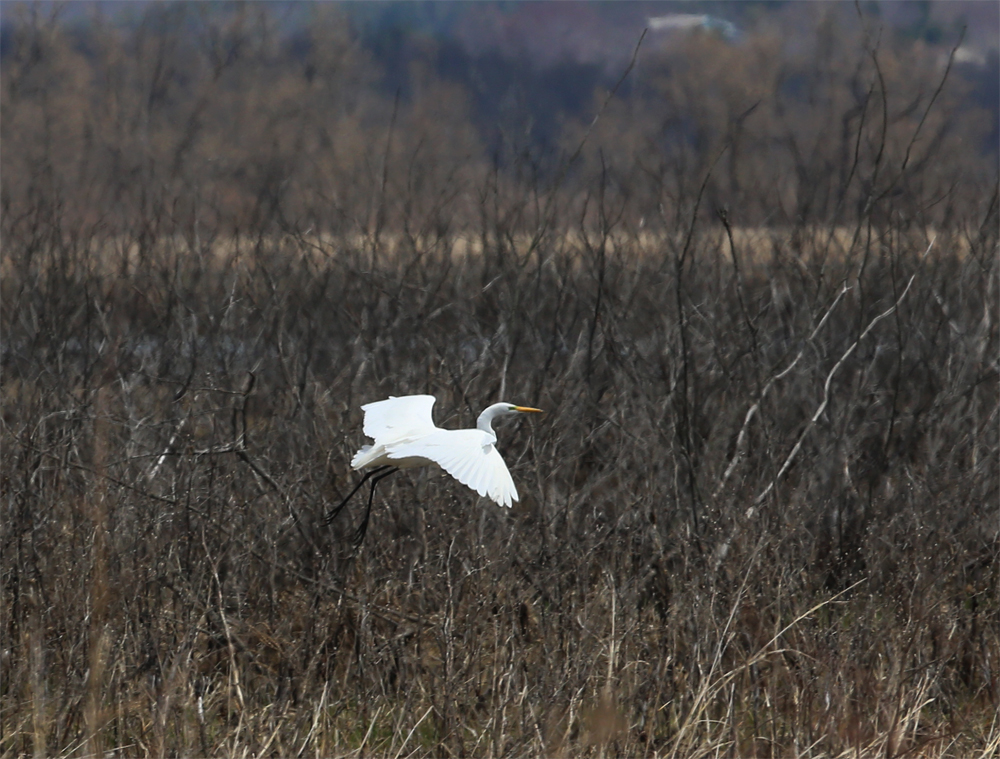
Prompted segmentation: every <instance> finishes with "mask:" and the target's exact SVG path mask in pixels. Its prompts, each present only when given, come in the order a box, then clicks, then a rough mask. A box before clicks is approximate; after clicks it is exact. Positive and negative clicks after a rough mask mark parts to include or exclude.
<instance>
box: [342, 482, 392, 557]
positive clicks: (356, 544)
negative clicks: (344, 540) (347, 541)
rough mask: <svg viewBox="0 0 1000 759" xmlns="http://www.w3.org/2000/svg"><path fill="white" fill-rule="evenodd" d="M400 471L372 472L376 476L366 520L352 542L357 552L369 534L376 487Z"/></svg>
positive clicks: (369, 495) (363, 520) (369, 497)
mask: <svg viewBox="0 0 1000 759" xmlns="http://www.w3.org/2000/svg"><path fill="white" fill-rule="evenodd" d="M398 471H399V469H397V468H396V467H394V466H386V467H379V468H378V469H373V470H372V471H371V473H372V474H374V475H375V476H374V477H372V489H371V492H369V493H368V508H367V509H365V518H364V519H362V520H361V524H360V526H359V527H358V529H357V530H356V531H355V532H354V538H353V539H352V541H351V542H352V544H353V545H354V550H357V549H358V548H359V547H360V546H361V542H362V541H363V540H364V539H365V533H367V532H368V518H369V517H371V515H372V500H373V499H374V498H375V486H376V485H378V484H379V482H381V481H382V480H384V479H385V478H386V477H388V476H389V475H390V474H395V473H396V472H398ZM359 487H360V486H359Z"/></svg>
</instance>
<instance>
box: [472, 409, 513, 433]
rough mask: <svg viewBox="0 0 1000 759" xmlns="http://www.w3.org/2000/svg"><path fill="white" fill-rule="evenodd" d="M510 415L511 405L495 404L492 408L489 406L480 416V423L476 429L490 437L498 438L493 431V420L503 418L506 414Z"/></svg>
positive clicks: (478, 422)
mask: <svg viewBox="0 0 1000 759" xmlns="http://www.w3.org/2000/svg"><path fill="white" fill-rule="evenodd" d="M509 413H510V404H509V403H494V404H493V405H492V406H488V407H487V408H486V410H485V411H483V413H481V414H480V415H479V421H477V422H476V427H478V428H479V429H481V430H482V431H483V432H485V433H487V434H488V435H492V436H493V437H494V438H496V436H497V434H496V433H495V432H494V431H493V420H494V419H496V418H497V417H498V416H503V415H504V414H509Z"/></svg>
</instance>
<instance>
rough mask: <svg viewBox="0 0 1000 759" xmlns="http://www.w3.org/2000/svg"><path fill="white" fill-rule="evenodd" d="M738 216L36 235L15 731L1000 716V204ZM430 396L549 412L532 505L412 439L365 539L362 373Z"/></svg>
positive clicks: (17, 741)
mask: <svg viewBox="0 0 1000 759" xmlns="http://www.w3.org/2000/svg"><path fill="white" fill-rule="evenodd" d="M718 231H719V230H716V231H713V232H711V233H706V234H705V235H704V236H703V237H702V236H698V235H696V239H695V240H694V242H693V245H692V250H693V252H692V254H691V255H690V257H689V259H688V261H687V262H686V263H685V264H684V266H683V268H682V269H680V270H678V267H677V266H676V262H677V255H678V251H677V250H676V248H673V249H671V246H672V245H673V243H671V242H670V241H669V240H667V241H665V242H664V243H663V246H662V249H661V251H660V253H659V255H651V254H650V253H649V251H648V250H647V249H646V248H647V246H645V245H640V244H639V243H638V241H637V242H636V244H635V245H634V246H631V247H630V246H629V245H628V244H622V243H619V244H618V245H616V246H615V247H613V248H607V249H605V250H604V251H602V249H601V246H600V245H599V244H598V245H593V244H591V245H586V244H582V243H579V241H581V240H583V238H581V237H579V236H577V237H575V238H562V239H560V238H558V237H555V236H547V237H545V238H543V239H542V240H541V242H540V243H539V244H537V245H536V246H535V248H534V250H533V251H532V252H529V253H527V254H524V253H519V252H518V251H515V250H509V249H505V248H504V247H503V246H502V245H501V244H497V245H495V246H494V247H492V248H490V249H488V250H486V251H484V252H483V253H482V254H480V255H477V256H459V257H454V256H452V255H450V254H449V252H448V251H447V249H446V247H442V248H441V249H440V250H417V249H412V250H409V251H406V250H403V249H400V250H397V251H396V252H395V253H394V254H393V255H383V256H379V255H378V251H375V252H374V253H375V255H373V251H372V250H371V249H365V248H363V247H360V246H358V247H355V248H353V249H351V248H338V247H336V245H335V244H334V243H332V242H329V243H325V244H326V245H327V246H328V247H327V248H326V250H325V254H326V255H324V256H321V257H318V256H317V255H316V250H315V248H316V246H317V243H316V242H315V241H310V242H308V243H303V242H302V241H300V240H297V239H296V238H295V237H294V236H287V237H284V238H280V239H278V238H276V239H275V240H266V241H262V242H260V244H258V245H256V246H249V247H247V248H246V249H245V251H244V259H245V260H237V259H236V258H235V254H234V255H233V256H232V257H231V260H226V257H225V256H222V261H221V262H220V265H217V266H211V267H205V266H204V265H203V263H202V261H201V260H200V259H199V258H198V257H197V256H192V255H190V252H189V251H188V250H187V249H186V248H185V247H184V246H183V245H177V246H176V247H175V248H173V249H171V244H170V242H169V241H167V242H165V243H164V244H163V245H162V246H161V249H160V250H159V251H158V253H157V255H156V256H155V257H153V256H151V257H150V258H149V260H147V261H139V262H138V263H137V264H136V265H130V266H129V267H128V269H127V273H125V274H124V275H114V274H111V273H108V272H106V271H102V270H100V268H99V267H96V266H93V265H89V264H87V262H86V260H85V256H86V255H88V253H87V251H90V250H92V246H90V245H87V246H85V247H81V248H74V247H73V244H74V243H73V242H72V241H70V242H66V243H64V244H65V245H66V246H67V247H66V248H65V249H62V250H60V251H58V255H59V256H62V257H64V258H66V257H73V256H80V260H79V261H78V263H79V265H78V266H75V267H72V268H71V269H67V268H65V267H55V266H46V265H43V264H44V262H39V261H38V260H37V259H36V260H34V261H32V260H29V255H28V251H27V249H26V248H23V247H19V246H18V245H17V243H18V238H16V237H14V238H12V237H8V242H7V247H6V249H7V254H6V255H7V257H8V258H7V264H8V265H9V266H10V267H11V270H12V271H13V272H15V273H16V274H15V275H13V276H9V277H6V278H5V279H4V283H3V288H4V291H3V337H4V358H3V360H4V378H3V428H2V432H3V440H2V443H3V449H4V471H3V504H4V505H3V508H4V513H5V517H4V520H3V580H4V582H3V587H4V593H3V609H4V614H3V618H4V620H5V622H4V640H5V641H6V643H5V650H4V657H3V678H2V680H3V690H2V701H0V703H2V714H3V725H4V729H3V742H2V748H3V753H4V755H14V754H25V753H32V752H33V753H35V754H36V755H48V754H66V753H79V752H81V751H83V752H88V753H91V754H92V753H96V752H97V751H98V750H108V749H110V748H111V747H115V748H116V751H117V752H119V753H122V754H128V755H146V754H157V755H159V754H163V753H182V754H191V753H196V754H197V753H201V754H205V755H243V754H246V753H250V754H266V753H276V754H279V755H290V754H299V753H302V754H309V755H317V756H338V755H360V754H362V753H369V754H375V755H385V756H397V755H399V756H402V755H410V754H413V753H416V754H417V755H445V754H449V755H451V754H454V755H461V754H464V755H476V756H510V755H519V754H526V753H530V754H546V755H553V756H558V755H568V754H573V755H579V754H592V755H595V756H597V755H609V754H613V755H619V756H636V755H645V756H699V755H703V754H704V755H707V754H709V753H713V754H714V753H716V752H718V751H721V752H724V753H728V754H730V755H742V756H746V755H755V756H772V755H773V756H779V755H780V756H785V755H789V754H795V755H799V756H839V755H847V754H850V755H863V756H874V755H876V754H879V755H884V756H898V755H908V756H958V755H963V756H970V755H983V756H985V755H988V754H989V753H990V752H991V751H993V750H995V748H996V747H997V745H998V744H997V741H998V736H1000V730H998V726H997V724H996V721H995V716H994V715H995V713H996V709H997V706H998V703H1000V701H998V699H1000V691H998V687H1000V685H998V672H997V661H998V656H1000V634H998V625H997V614H998V606H997V584H998V560H997V551H998V543H997V521H998V515H997V507H996V503H997V495H998V493H997V482H998V479H997V464H998V462H997V450H998V449H997V419H996V414H997V376H996V366H995V356H996V352H997V351H996V347H997V326H996V319H995V304H996V282H997V278H996V262H995V257H994V256H993V255H992V254H991V253H990V252H989V251H990V250H992V248H991V247H990V246H993V245H995V237H994V238H991V239H990V240H987V242H986V245H985V246H984V247H982V248H979V249H973V250H972V252H971V254H968V252H967V251H965V250H963V249H962V245H964V243H962V242H961V241H958V242H954V241H949V239H948V238H947V237H946V236H943V235H942V236H941V237H939V238H938V239H937V240H936V241H935V243H934V248H933V250H932V252H931V253H930V254H927V255H926V256H925V255H924V251H925V249H926V247H927V244H928V241H927V240H926V238H925V237H924V236H923V235H922V234H920V235H915V236H906V235H901V234H896V233H893V232H892V231H886V232H885V233H878V234H876V235H875V237H874V238H872V239H873V242H872V243H871V244H870V245H869V246H868V248H867V249H866V248H865V247H863V246H862V245H861V244H858V245H856V246H855V250H853V251H850V250H849V251H847V252H846V253H845V252H843V251H841V253H840V254H838V255H836V256H823V255H820V251H817V250H809V249H803V250H796V249H793V248H792V247H791V246H790V245H789V244H786V243H780V240H781V239H790V238H783V237H782V236H775V235H772V236H771V239H772V240H778V241H779V243H780V244H777V245H776V247H775V249H774V251H773V255H771V256H770V257H769V258H768V259H767V260H764V261H756V262H755V261H752V260H750V259H752V256H749V255H748V254H747V253H746V251H744V250H741V249H740V244H739V243H736V250H735V256H734V251H733V250H730V249H729V247H728V243H727V236H726V235H725V234H718V233H717V232H718ZM574 240H576V241H577V242H574ZM626 243H627V241H626ZM237 247H238V246H237V245H236V244H235V243H234V244H233V246H232V250H233V251H235V250H236V249H237ZM46 253H47V254H48V255H56V253H57V251H52V250H49V251H47V252H46ZM743 256H746V258H747V261H748V262H747V263H746V264H745V265H744V266H743V267H742V268H740V266H739V263H740V261H741V260H742V257H743ZM734 261H735V262H736V266H735V267H734ZM678 276H681V277H683V282H682V285H683V286H682V287H680V288H678V283H677V281H676V277H678ZM911 278H912V283H911V286H910V289H909V291H907V290H906V289H905V288H906V285H907V282H908V281H909V280H910V279H911ZM678 297H679V298H680V300H679V301H678ZM886 312H888V315H886V316H885V318H883V319H882V320H881V321H878V322H877V323H874V326H871V325H872V324H873V322H875V320H876V319H877V317H879V315H880V314H886ZM869 326H871V329H868V327H869ZM866 330H867V331H866ZM862 335H864V336H863V338H862ZM859 338H861V339H859ZM852 345H853V346H854V348H853V349H852ZM421 392H429V393H433V394H435V395H436V396H437V397H438V404H437V407H436V415H437V420H438V422H439V424H441V425H443V426H460V425H468V424H469V423H470V421H471V420H472V419H473V418H474V415H475V414H476V413H478V411H479V410H480V409H481V408H482V407H484V406H486V405H487V404H489V403H491V402H493V401H495V400H497V399H499V398H505V399H508V400H511V401H516V402H524V403H530V404H532V405H537V406H540V407H542V408H544V409H545V410H546V412H547V413H546V415H545V416H544V417H542V418H540V419H538V420H532V422H531V423H528V422H518V423H516V424H514V425H513V426H508V427H504V428H502V429H501V430H500V440H501V448H502V451H503V453H504V455H505V457H506V459H507V461H508V464H509V466H510V468H511V470H512V473H513V476H514V479H515V481H516V482H517V484H518V488H519V491H520V493H521V501H520V502H519V503H518V504H516V505H515V507H514V508H513V509H512V510H511V511H509V512H507V511H502V510H498V509H497V508H496V507H495V506H494V505H493V504H491V503H488V502H479V501H477V498H476V497H475V496H474V494H472V493H470V492H469V491H468V490H467V489H465V488H463V487H462V486H460V485H457V484H456V483H455V482H453V481H452V480H451V479H450V478H448V477H447V476H444V475H442V474H440V473H436V472H420V471H417V472H413V473H404V474H401V475H397V476H396V477H394V478H392V479H390V480H387V481H386V482H385V483H384V484H383V486H382V488H381V490H380V492H379V494H378V497H377V499H376V508H375V513H374V515H373V524H372V528H371V530H370V532H369V535H368V538H367V540H366V542H365V544H364V545H363V547H362V548H361V550H360V551H358V552H357V553H356V554H352V552H351V550H350V545H349V541H348V540H347V539H346V537H345V536H346V535H347V532H348V530H349V529H351V528H352V526H353V525H352V520H354V521H356V520H357V519H358V518H359V510H360V507H361V504H360V502H359V503H358V504H357V506H356V507H355V508H354V509H349V510H348V511H347V512H345V514H344V515H343V516H342V517H341V518H340V520H339V521H338V522H337V523H335V524H334V525H333V526H332V527H327V526H325V525H324V524H323V521H322V516H323V514H324V513H325V511H326V510H327V509H328V508H329V507H330V506H331V505H332V504H334V503H336V502H337V500H338V498H339V497H340V496H341V495H342V494H343V493H344V492H345V490H346V489H347V488H348V487H349V485H350V483H351V481H352V473H351V472H350V471H349V468H348V461H349V459H350V455H351V453H352V452H353V450H354V449H355V448H356V447H357V446H358V445H360V444H361V443H362V442H363V436H362V434H361V431H360V420H361V414H360V411H359V409H358V407H359V406H360V405H361V404H362V403H364V402H367V401H371V400H376V399H379V398H382V397H385V396H386V395H389V394H405V393H421ZM827 396H828V403H827V405H826V407H825V409H824V411H823V413H822V414H821V415H820V416H819V417H818V418H817V419H815V421H814V422H812V423H810V420H811V419H812V418H813V417H814V415H815V413H816V410H817V409H818V408H819V406H820V404H821V402H822V401H823V400H824V398H825V397H827ZM752 408H756V411H755V412H754V413H753V414H749V413H748V411H749V410H750V409H752ZM800 441H801V445H800V446H799V447H798V449H797V450H798V452H797V453H795V454H794V455H793V451H794V450H795V444H796V443H797V442H800ZM790 458H791V459H792V460H791V461H789V459H790ZM786 463H787V466H783V465H785V464H786ZM779 475H780V476H779ZM761 495H763V498H761V497H760V496H761ZM751 507H752V508H751Z"/></svg>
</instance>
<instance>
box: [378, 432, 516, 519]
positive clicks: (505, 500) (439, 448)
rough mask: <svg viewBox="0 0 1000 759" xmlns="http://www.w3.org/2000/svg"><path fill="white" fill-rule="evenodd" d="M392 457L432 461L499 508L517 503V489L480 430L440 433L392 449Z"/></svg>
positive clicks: (504, 465) (491, 445)
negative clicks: (496, 504)
mask: <svg viewBox="0 0 1000 759" xmlns="http://www.w3.org/2000/svg"><path fill="white" fill-rule="evenodd" d="M390 456H391V457H392V458H407V457H420V458H425V459H428V460H430V461H433V462H434V463H435V464H437V465H438V466H440V467H441V468H442V469H444V470H445V471H446V472H447V473H448V474H450V475H451V476H452V477H454V478H455V479H456V480H458V481H459V482H461V483H462V484H463V485H468V486H469V487H470V488H472V489H473V490H475V491H476V492H477V493H479V495H482V496H488V497H489V498H491V499H493V500H494V501H496V502H497V503H498V504H500V505H501V506H507V507H510V505H511V502H512V501H516V500H517V488H515V487H514V480H512V479H511V476H510V472H508V471H507V465H506V464H504V462H503V458H502V457H501V456H500V452H499V451H497V449H496V447H495V446H494V445H493V439H492V438H491V436H490V435H487V434H486V433H485V432H483V431H482V430H442V429H438V430H437V431H435V432H434V433H433V434H430V435H427V436H426V437H423V438H420V439H419V440H414V441H412V442H407V443H403V444H400V445H396V446H392V450H391V452H390Z"/></svg>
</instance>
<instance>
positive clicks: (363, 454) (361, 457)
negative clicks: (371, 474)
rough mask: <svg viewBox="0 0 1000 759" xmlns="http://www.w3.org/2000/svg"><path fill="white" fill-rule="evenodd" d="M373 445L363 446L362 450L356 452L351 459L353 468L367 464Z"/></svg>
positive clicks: (359, 467)
mask: <svg viewBox="0 0 1000 759" xmlns="http://www.w3.org/2000/svg"><path fill="white" fill-rule="evenodd" d="M371 449H372V447H371V446H370V445H363V446H361V450H360V451H358V452H357V453H355V454H354V458H353V459H351V468H352V469H361V468H362V467H363V466H364V465H365V464H367V463H368V460H369V456H368V454H369V453H370V452H371Z"/></svg>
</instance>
